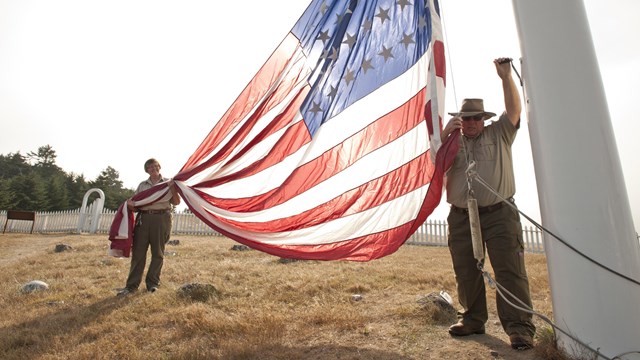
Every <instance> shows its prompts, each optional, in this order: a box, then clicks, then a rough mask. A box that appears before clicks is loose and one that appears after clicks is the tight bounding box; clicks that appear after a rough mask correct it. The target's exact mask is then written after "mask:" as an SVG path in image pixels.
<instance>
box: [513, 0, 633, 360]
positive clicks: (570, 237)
mask: <svg viewBox="0 0 640 360" xmlns="http://www.w3.org/2000/svg"><path fill="white" fill-rule="evenodd" d="M513 6H514V11H515V17H516V23H517V26H518V32H519V37H520V47H521V52H522V55H523V64H522V67H523V75H524V81H525V102H526V107H527V114H528V119H529V121H530V123H529V130H530V134H531V146H532V151H533V160H534V166H535V172H536V180H537V184H538V194H539V201H540V210H541V216H542V223H543V224H544V226H545V227H546V228H547V229H549V230H550V231H551V232H553V233H554V234H555V235H557V236H558V237H559V238H561V239H562V240H564V241H566V242H567V243H568V244H569V245H571V246H572V247H574V248H576V249H577V250H579V251H580V252H582V253H583V254H585V255H586V256H588V257H590V258H591V259H593V260H595V261H597V262H598V263H600V264H602V265H604V266H605V267H607V268H610V269H612V270H614V271H616V272H618V273H621V274H623V275H626V276H627V277H629V278H631V279H633V280H635V281H640V249H639V245H638V241H637V239H636V236H635V231H634V227H633V221H632V218H631V210H630V206H629V199H628V197H627V192H626V187H625V184H624V179H623V175H622V168H621V164H620V159H619V157H618V150H617V147H616V143H615V139H614V134H613V128H612V124H611V120H610V117H609V111H608V107H607V103H606V99H605V93H604V88H603V85H602V79H601V76H600V71H599V68H598V63H597V60H596V56H595V49H594V47H593V43H592V40H591V35H590V29H589V26H588V22H587V17H586V11H585V8H584V4H583V2H582V0H563V1H557V0H537V1H530V0H513ZM544 241H545V249H546V255H547V262H548V269H549V283H550V287H551V295H552V301H553V313H554V319H555V321H554V322H555V323H556V325H558V326H559V327H560V328H562V329H563V330H565V331H566V332H567V333H569V334H572V337H575V338H577V339H579V340H580V341H582V342H584V343H586V344H589V346H590V347H592V348H594V349H599V351H600V353H601V355H604V356H607V357H613V356H616V355H619V354H622V353H625V352H634V351H638V350H640V345H639V342H638V340H639V339H640V311H638V304H640V286H638V285H637V284H634V283H633V282H632V281H629V280H627V279H624V278H622V277H620V276H618V275H615V274H613V273H612V272H610V271H607V270H606V269H603V268H602V267H599V266H597V265H595V264H594V263H593V262H591V261H589V260H588V259H586V258H585V257H583V256H581V255H579V254H577V253H576V252H575V251H573V250H571V249H570V248H569V247H568V246H566V245H564V244H562V243H561V242H560V241H559V240H557V239H555V238H554V237H552V236H551V235H549V234H547V233H545V235H544ZM558 335H559V337H558V340H559V341H558V343H559V345H560V347H561V348H563V349H564V350H565V351H567V352H568V353H573V354H574V355H578V356H584V354H585V350H584V348H582V347H581V346H579V345H578V344H577V343H576V342H574V340H573V339H572V338H571V337H569V336H567V335H563V334H561V333H558ZM623 359H640V354H637V353H634V354H630V355H627V356H624V357H623Z"/></svg>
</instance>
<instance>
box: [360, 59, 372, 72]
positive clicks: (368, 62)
mask: <svg viewBox="0 0 640 360" xmlns="http://www.w3.org/2000/svg"><path fill="white" fill-rule="evenodd" d="M360 68H361V69H362V72H363V73H365V74H366V73H367V70H369V69H373V65H371V59H368V60H367V59H365V60H363V61H362V65H361V66H360Z"/></svg>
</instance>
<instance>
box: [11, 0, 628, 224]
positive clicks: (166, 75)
mask: <svg viewBox="0 0 640 360" xmlns="http://www.w3.org/2000/svg"><path fill="white" fill-rule="evenodd" d="M440 3H441V5H442V10H443V11H442V13H443V18H444V25H445V37H446V44H445V46H446V47H447V50H448V54H447V58H448V64H447V65H448V73H447V77H448V79H447V108H446V111H447V112H451V111H455V109H456V108H457V106H458V104H459V103H460V102H461V100H462V99H463V98H465V97H483V98H484V99H485V107H486V108H487V110H489V111H493V112H496V113H500V112H502V110H503V109H504V105H503V100H502V93H501V87H500V83H499V80H498V78H497V75H495V68H494V67H493V64H492V60H493V59H494V58H496V57H501V56H509V57H512V58H515V59H518V58H520V47H519V44H518V36H517V31H516V27H515V20H514V17H513V9H512V4H511V1H510V0H491V1H483V2H480V1H477V0H449V1H447V0H440ZM307 4H308V2H307V1H303V0H271V1H257V0H256V1H243V2H232V1H209V0H207V1H195V0H194V1H158V0H126V1H123V0H111V1H94V0H53V1H52V0H0V154H5V155H6V154H8V153H13V152H17V151H20V152H21V153H22V154H23V155H24V154H26V153H27V152H29V151H36V150H37V149H38V147H40V146H43V145H47V144H48V145H51V146H52V147H53V149H54V150H55V151H56V153H57V155H58V157H57V164H58V165H59V166H60V167H62V168H63V169H64V170H65V171H67V172H74V173H77V174H84V175H85V177H86V178H87V179H88V180H93V179H95V178H96V176H98V174H99V173H100V171H102V170H104V169H105V168H106V167H107V166H111V167H113V168H115V169H116V170H117V171H119V173H120V178H121V180H123V182H124V185H125V186H126V187H129V188H135V187H136V186H137V184H138V183H139V182H140V181H142V180H144V179H145V178H146V174H145V173H144V170H143V163H144V161H145V160H146V159H148V158H150V157H155V158H157V159H158V160H159V161H160V162H161V164H162V167H163V168H162V173H163V175H164V176H166V177H172V176H173V175H175V174H176V173H177V172H178V170H179V169H180V168H181V167H182V165H183V164H184V163H185V162H186V160H187V158H188V157H189V155H191V153H192V152H193V151H194V150H195V149H196V147H197V146H198V145H199V144H200V142H201V141H202V140H203V139H204V137H205V136H206V134H207V133H208V132H209V130H210V129H211V128H212V127H213V124H214V122H215V121H216V120H218V119H219V118H220V117H221V115H222V114H223V113H224V112H225V111H226V109H227V108H228V107H229V106H230V105H231V103H232V102H233V101H234V100H235V98H236V97H237V95H238V94H239V93H240V91H241V90H242V89H243V88H244V87H245V85H246V84H247V83H248V81H249V80H250V79H251V78H252V77H253V75H254V74H255V73H256V71H257V70H258V68H259V67H260V66H261V65H262V64H263V63H264V61H265V60H266V59H267V57H268V56H269V55H270V54H271V52H272V51H273V50H274V49H275V48H276V46H277V45H278V44H279V43H280V41H281V40H282V39H283V38H284V36H285V35H286V33H287V32H288V31H289V30H290V29H291V27H292V26H293V25H294V24H295V22H296V21H297V19H298V17H299V16H300V15H301V14H302V12H303V11H304V9H305V8H306V6H307ZM585 5H586V8H587V12H588V16H589V22H590V25H591V32H592V36H593V40H594V44H595V46H596V51H597V56H598V61H599V63H600V71H601V74H602V78H603V83H604V86H605V90H606V93H607V99H608V103H609V110H610V113H611V120H612V123H613V127H614V130H615V136H616V140H617V144H618V150H619V153H620V159H621V163H622V166H623V168H624V176H625V181H626V184H627V191H628V195H629V200H630V203H631V206H632V213H633V218H634V221H635V224H636V229H640V185H639V184H640V168H639V167H638V166H637V160H636V159H635V155H636V154H640V142H639V141H638V140H637V139H636V135H637V134H639V133H640V122H639V121H637V118H638V116H637V114H635V113H632V111H634V110H635V108H636V107H637V105H636V104H637V102H638V99H637V98H636V96H637V95H638V91H637V90H634V89H636V87H637V84H638V83H639V82H640V69H638V66H639V65H640V45H639V44H638V41H637V39H636V37H637V36H638V34H640V22H638V21H637V19H636V17H637V14H638V13H640V1H637V0H609V1H606V2H604V1H598V0H585ZM523 115H524V117H523V120H524V121H526V113H524V114H523ZM627 119H629V120H631V121H625V120H627ZM523 124H524V125H525V126H523V127H522V128H521V131H520V132H519V134H518V137H517V139H516V143H515V145H514V151H515V154H514V158H515V163H516V181H517V194H516V200H517V202H518V204H519V206H520V208H521V210H523V211H524V212H525V213H527V214H529V215H530V216H532V217H534V218H535V219H539V218H540V215H539V210H538V199H537V189H536V184H535V173H534V169H533V161H532V157H531V150H530V143H529V133H528V129H527V126H526V124H525V123H523ZM443 203H444V200H443ZM445 214H446V210H445V206H443V205H441V207H440V208H439V209H438V210H436V213H435V214H434V219H444V218H445V216H446V215H445Z"/></svg>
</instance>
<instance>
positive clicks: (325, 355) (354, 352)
mask: <svg viewBox="0 0 640 360" xmlns="http://www.w3.org/2000/svg"><path fill="white" fill-rule="evenodd" d="M183 355H186V356H185V357H184V358H188V359H208V358H207V357H191V356H189V355H187V354H183ZM221 358H222V359H230V360H249V359H261V360H269V359H274V360H275V359H314V360H324V359H326V360H334V359H367V360H389V359H394V360H411V359H413V358H412V357H408V356H404V355H402V354H399V353H397V352H394V351H390V350H381V349H372V348H363V347H356V346H341V345H332V344H326V345H315V346H296V347H289V346H279V345H273V344H272V345H268V346H265V347H262V348H260V347H254V348H253V349H238V350H237V351H235V352H227V353H226V354H224V355H223V356H222V357H221Z"/></svg>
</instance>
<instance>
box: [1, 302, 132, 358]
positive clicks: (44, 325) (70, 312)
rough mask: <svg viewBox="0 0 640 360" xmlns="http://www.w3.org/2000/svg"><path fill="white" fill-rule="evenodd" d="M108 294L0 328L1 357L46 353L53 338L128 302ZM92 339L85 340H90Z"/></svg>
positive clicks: (73, 330)
mask: <svg viewBox="0 0 640 360" xmlns="http://www.w3.org/2000/svg"><path fill="white" fill-rule="evenodd" d="M121 300H122V299H118V298H116V297H108V298H105V299H103V300H101V301H99V302H96V303H94V304H91V305H88V306H78V307H65V308H64V309H60V310H59V311H58V312H55V313H52V314H49V315H45V316H42V317H38V318H36V319H33V320H30V321H25V322H23V323H19V324H15V325H11V326H7V327H3V328H0V358H2V359H35V358H39V357H41V356H43V355H45V354H47V353H48V348H49V347H50V345H49V343H50V342H51V341H52V339H54V338H58V337H60V336H64V335H65V334H70V333H74V332H76V331H79V330H80V329H82V328H83V327H85V326H87V325H89V324H91V323H94V322H96V321H99V319H100V318H104V317H106V316H109V314H110V313H111V312H112V311H114V310H115V309H117V308H119V307H121V306H124V305H126V304H127V302H123V301H121ZM93 340H94V339H90V338H87V339H84V342H90V341H93Z"/></svg>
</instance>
